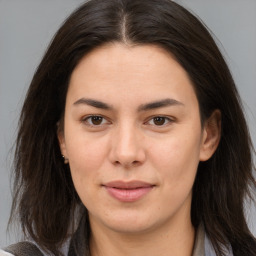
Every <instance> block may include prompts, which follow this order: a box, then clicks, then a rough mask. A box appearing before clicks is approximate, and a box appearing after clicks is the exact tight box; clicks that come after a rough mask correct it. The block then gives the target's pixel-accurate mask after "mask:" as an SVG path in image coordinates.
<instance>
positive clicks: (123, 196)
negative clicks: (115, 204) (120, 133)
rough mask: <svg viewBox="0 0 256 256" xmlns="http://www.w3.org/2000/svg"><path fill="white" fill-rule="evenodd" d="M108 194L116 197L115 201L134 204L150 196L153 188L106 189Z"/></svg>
mask: <svg viewBox="0 0 256 256" xmlns="http://www.w3.org/2000/svg"><path fill="white" fill-rule="evenodd" d="M105 188H106V189H107V191H108V193H109V194H110V195H111V196H112V197H114V198H115V199H117V200H119V201H122V202H134V201H137V200H139V199H140V198H142V197H143V196H145V195H146V194H148V193H149V192H150V191H151V190H152V189H153V186H150V187H142V188H134V189H120V188H113V187H105Z"/></svg>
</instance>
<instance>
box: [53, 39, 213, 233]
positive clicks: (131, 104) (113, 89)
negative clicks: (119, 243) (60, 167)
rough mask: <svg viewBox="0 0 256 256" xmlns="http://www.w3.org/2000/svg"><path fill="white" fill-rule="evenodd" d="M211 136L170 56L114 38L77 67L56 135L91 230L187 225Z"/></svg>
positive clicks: (185, 79)
mask: <svg viewBox="0 0 256 256" xmlns="http://www.w3.org/2000/svg"><path fill="white" fill-rule="evenodd" d="M207 134H208V130H207V128H206V127H202V126H201V122H200V114H199V105H198V101H197V98H196V95H195V92H194V90H193V87H192V84H191V82H190V80H189V78H188V76H187V74H186V72H185V71H184V69H183V68H182V67H181V66H180V65H179V64H178V63H177V62H176V61H175V60H174V59H173V58H172V57H171V56H170V54H168V53H167V52H166V51H164V50H163V49H160V48H158V47H156V46H149V45H143V46H134V47H128V46H125V45H123V44H118V43H116V44H108V45H104V46H102V47H100V48H98V49H96V50H94V51H92V52H91V53H89V54H88V55H86V56H85V57H84V58H83V59H82V60H81V62H80V63H79V64H78V66H77V67H76V68H75V70H74V71H73V73H72V76H71V81H70V85H69V89H68V92H67V98H66V108H65V117H64V130H63V131H62V132H60V133H59V135H58V136H59V141H60V147H61V151H62V153H63V155H64V156H65V157H66V158H68V159H69V165H70V170H71V174H72V178H73V182H74V186H75V188H76V190H77V193H78V195H79V196H80V198H81V201H82V202H83V204H84V205H85V206H86V208H87V209H88V212H89V218H90V222H91V225H92V227H94V226H95V227H96V226H97V227H100V228H106V229H111V230H114V231H118V232H145V231H150V230H154V229H157V228H160V227H163V226H165V227H167V226H168V225H174V223H176V224H177V223H181V222H184V221H187V222H190V205H191V197H192V186H193V183H194V180H195V175H196V172H197V167H198V163H199V161H200V160H207V159H208V158H209V157H210V155H211V154H212V153H213V152H212V151H214V149H212V151H211V150H209V149H208V148H207V146H206V144H207V143H208V141H209V138H208V137H207ZM207 138H208V139H207Z"/></svg>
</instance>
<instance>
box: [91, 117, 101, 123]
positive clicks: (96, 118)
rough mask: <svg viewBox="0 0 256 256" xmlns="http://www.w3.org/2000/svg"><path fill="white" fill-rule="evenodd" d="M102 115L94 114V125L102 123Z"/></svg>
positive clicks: (92, 118)
mask: <svg viewBox="0 0 256 256" xmlns="http://www.w3.org/2000/svg"><path fill="white" fill-rule="evenodd" d="M102 119H103V118H102V117H101V116H92V117H91V122H92V124H93V125H100V124H101V123H102Z"/></svg>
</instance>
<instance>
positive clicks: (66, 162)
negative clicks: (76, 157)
mask: <svg viewBox="0 0 256 256" xmlns="http://www.w3.org/2000/svg"><path fill="white" fill-rule="evenodd" d="M62 157H63V159H64V164H68V158H66V157H65V156H64V155H62Z"/></svg>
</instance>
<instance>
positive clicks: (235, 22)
mask: <svg viewBox="0 0 256 256" xmlns="http://www.w3.org/2000/svg"><path fill="white" fill-rule="evenodd" d="M103 1H104V0H103ZM82 2H84V1H82V0H0V247H3V246H5V245H7V244H9V243H12V242H14V241H16V240H17V234H16V235H15V234H14V233H15V232H10V233H7V232H6V228H7V222H8V217H9V213H10V207H11V192H10V173H11V164H12V156H13V149H12V146H13V143H14V141H15V135H16V127H17V121H18V117H19V112H20V108H21V105H22V102H23V99H24V97H25V94H26V90H27V88H28V86H29V83H30V80H31V78H32V75H33V73H34V71H35V69H36V67H37V65H38V64H39V61H40V59H41V58H42V56H43V53H44V52H45V49H46V47H47V45H48V43H49V42H50V40H51V38H52V36H53V35H54V33H55V32H56V30H57V29H58V27H59V26H60V24H61V23H62V22H63V21H64V19H65V18H66V17H67V15H68V14H69V13H70V12H71V11H73V10H74V9H75V8H76V7H77V6H78V5H80V4H81V3H82ZM176 2H178V3H181V4H182V5H184V6H185V7H187V8H188V9H190V10H192V12H193V13H195V14H197V15H198V16H199V17H200V18H201V20H203V21H204V23H205V24H207V26H208V28H209V29H210V30H211V31H212V32H213V33H214V34H215V36H216V41H217V43H218V45H219V46H220V48H221V51H222V52H223V54H224V56H225V58H226V60H227V62H228V64H229V67H230V68H231V71H232V74H233V76H234V79H235V81H236V83H237V86H238V89H239V92H240V94H241V97H242V99H243V102H244V107H245V111H246V115H247V119H248V122H249V127H250V132H251V135H252V138H253V143H254V146H256V99H255V98H256V84H255V83H256V1H255V0H214V1H213V0H176ZM237 125H238V126H239V124H237ZM230 185H232V184H230ZM246 211H247V212H248V222H249V226H250V228H251V230H252V232H253V233H254V235H256V209H255V205H249V204H246Z"/></svg>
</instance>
